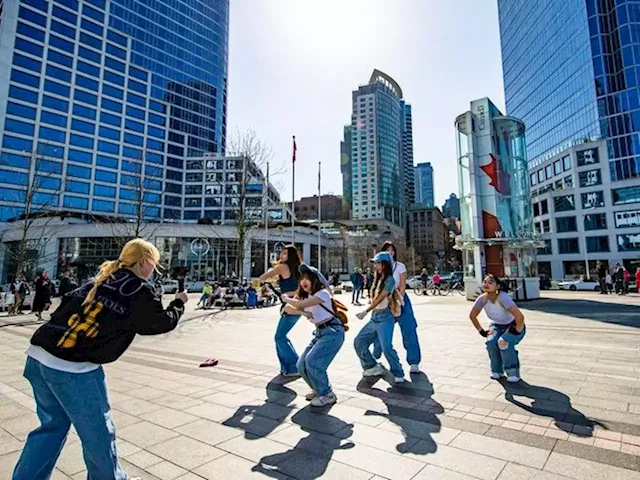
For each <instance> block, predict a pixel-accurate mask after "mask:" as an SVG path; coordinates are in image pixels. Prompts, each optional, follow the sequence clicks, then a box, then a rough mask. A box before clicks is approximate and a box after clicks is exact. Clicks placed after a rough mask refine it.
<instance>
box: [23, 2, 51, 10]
mask: <svg viewBox="0 0 640 480" xmlns="http://www.w3.org/2000/svg"><path fill="white" fill-rule="evenodd" d="M22 3H25V4H27V5H31V6H32V7H34V8H37V9H38V10H42V11H43V12H45V13H46V12H47V11H48V10H49V3H48V2H47V1H46V0H22Z"/></svg>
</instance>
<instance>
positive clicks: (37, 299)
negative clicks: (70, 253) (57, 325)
mask: <svg viewBox="0 0 640 480" xmlns="http://www.w3.org/2000/svg"><path fill="white" fill-rule="evenodd" d="M35 288H36V294H35V296H34V297H33V305H32V306H31V309H32V310H33V311H34V312H35V314H36V317H38V320H42V312H43V311H44V310H48V309H49V307H50V306H51V293H52V292H51V289H52V288H53V285H52V284H51V279H50V278H49V270H45V271H43V272H42V274H41V275H40V276H39V277H38V278H36V281H35Z"/></svg>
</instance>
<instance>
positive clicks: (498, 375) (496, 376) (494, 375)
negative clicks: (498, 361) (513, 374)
mask: <svg viewBox="0 0 640 480" xmlns="http://www.w3.org/2000/svg"><path fill="white" fill-rule="evenodd" d="M489 376H490V377H491V380H500V379H501V378H502V374H501V373H496V372H491V375H489Z"/></svg>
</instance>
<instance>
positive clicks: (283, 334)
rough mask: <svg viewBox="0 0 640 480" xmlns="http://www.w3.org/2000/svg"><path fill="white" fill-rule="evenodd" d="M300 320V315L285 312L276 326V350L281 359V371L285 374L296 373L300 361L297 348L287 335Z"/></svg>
mask: <svg viewBox="0 0 640 480" xmlns="http://www.w3.org/2000/svg"><path fill="white" fill-rule="evenodd" d="M298 320H300V315H288V314H285V315H283V316H282V317H280V320H279V321H278V328H276V335H275V341H276V352H277V354H278V360H280V371H281V372H282V373H284V374H291V373H296V372H297V371H298V370H297V367H296V363H298V354H297V353H296V349H295V348H293V344H292V343H291V341H290V340H289V338H288V337H287V334H288V333H289V332H290V331H291V329H292V328H293V327H294V326H295V324H296V323H297V322H298Z"/></svg>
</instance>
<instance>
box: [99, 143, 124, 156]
mask: <svg viewBox="0 0 640 480" xmlns="http://www.w3.org/2000/svg"><path fill="white" fill-rule="evenodd" d="M98 151H99V152H103V153H111V154H114V155H118V153H120V146H119V145H117V144H115V143H111V142H106V141H104V140H98Z"/></svg>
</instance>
